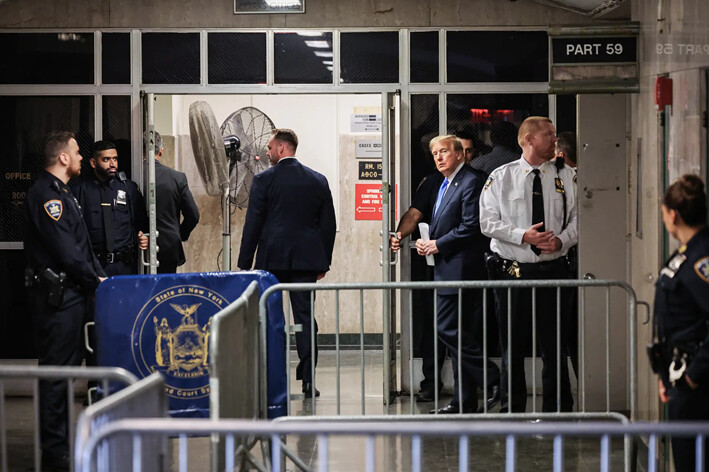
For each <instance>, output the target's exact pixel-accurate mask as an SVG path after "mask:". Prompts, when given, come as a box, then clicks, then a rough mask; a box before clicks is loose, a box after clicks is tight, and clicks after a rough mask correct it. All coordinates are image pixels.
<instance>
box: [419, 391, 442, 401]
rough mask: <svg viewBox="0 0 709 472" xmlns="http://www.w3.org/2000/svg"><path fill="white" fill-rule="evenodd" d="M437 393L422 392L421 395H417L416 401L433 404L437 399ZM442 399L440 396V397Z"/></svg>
mask: <svg viewBox="0 0 709 472" xmlns="http://www.w3.org/2000/svg"><path fill="white" fill-rule="evenodd" d="M435 395H436V393H435V392H434V391H433V390H420V391H419V393H417V394H416V401H417V402H432V401H434V400H435V399H436V397H435ZM439 397H440V395H439Z"/></svg>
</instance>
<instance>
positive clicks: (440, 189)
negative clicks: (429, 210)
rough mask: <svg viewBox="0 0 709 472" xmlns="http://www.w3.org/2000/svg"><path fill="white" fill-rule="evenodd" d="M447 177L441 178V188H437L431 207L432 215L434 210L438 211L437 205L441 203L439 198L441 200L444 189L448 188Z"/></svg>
mask: <svg viewBox="0 0 709 472" xmlns="http://www.w3.org/2000/svg"><path fill="white" fill-rule="evenodd" d="M448 184H449V182H448V179H447V178H446V179H443V183H442V184H441V188H439V189H438V197H437V198H436V206H434V207H433V216H436V212H437V211H438V206H439V205H440V204H441V200H443V194H445V193H446V189H447V188H448Z"/></svg>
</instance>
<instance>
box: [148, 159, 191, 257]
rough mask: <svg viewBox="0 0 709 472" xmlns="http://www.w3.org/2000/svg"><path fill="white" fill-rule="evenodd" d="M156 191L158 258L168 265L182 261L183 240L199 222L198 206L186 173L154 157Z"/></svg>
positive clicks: (183, 255) (183, 253) (183, 252)
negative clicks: (165, 164) (163, 163)
mask: <svg viewBox="0 0 709 472" xmlns="http://www.w3.org/2000/svg"><path fill="white" fill-rule="evenodd" d="M155 194H156V198H155V224H156V226H157V230H158V247H159V248H160V251H159V252H158V260H159V261H161V262H163V261H164V262H165V264H167V265H172V264H176V265H182V264H184V263H185V251H184V248H183V247H182V241H187V239H188V238H189V237H190V233H191V232H192V230H193V229H194V228H195V226H197V223H198V222H199V208H198V207H197V203H195V201H194V197H192V192H190V188H189V186H188V185H187V176H186V175H185V174H184V173H183V172H179V171H176V170H175V169H171V168H170V167H167V166H164V165H162V164H161V163H160V162H158V161H157V160H156V161H155ZM180 218H182V221H180Z"/></svg>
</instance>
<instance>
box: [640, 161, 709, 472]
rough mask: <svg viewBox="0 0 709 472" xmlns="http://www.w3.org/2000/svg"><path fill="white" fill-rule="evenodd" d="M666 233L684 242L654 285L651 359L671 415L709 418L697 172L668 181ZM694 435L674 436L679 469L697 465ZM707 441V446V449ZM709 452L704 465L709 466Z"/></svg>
mask: <svg viewBox="0 0 709 472" xmlns="http://www.w3.org/2000/svg"><path fill="white" fill-rule="evenodd" d="M662 219H663V221H664V223H665V228H667V232H668V233H670V234H671V235H672V236H673V237H675V238H676V239H677V240H678V241H679V242H680V243H681V244H682V246H680V248H679V249H678V250H677V251H675V253H674V254H672V256H671V257H670V259H669V261H668V262H667V264H665V267H663V268H662V270H661V271H660V277H659V278H658V280H657V283H656V289H655V319H654V323H655V329H656V330H657V331H656V333H657V339H656V340H655V341H656V343H655V344H654V345H653V347H652V348H651V350H650V360H651V364H652V367H653V370H655V372H656V373H658V374H659V375H660V381H659V391H660V398H661V399H662V401H663V402H665V403H668V417H669V419H670V420H673V421H676V420H685V421H687V420H695V421H708V420H709V329H708V328H707V323H708V322H709V228H707V196H706V193H705V191H704V184H703V183H702V181H701V179H700V178H699V177H697V176H696V175H685V176H683V177H681V178H680V179H679V180H677V181H676V182H675V183H673V184H672V185H670V187H669V188H668V189H667V193H666V194H665V196H664V199H663V201H662ZM695 444H696V441H695V438H693V437H673V438H672V453H673V456H674V461H675V468H676V470H678V471H689V470H695V457H696V456H695V451H694V449H695ZM706 447H707V445H706V442H705V446H704V448H705V449H704V450H705V451H706ZM707 457H708V456H707V455H706V453H705V455H704V459H705V464H704V465H705V468H706V467H707V466H709V461H707Z"/></svg>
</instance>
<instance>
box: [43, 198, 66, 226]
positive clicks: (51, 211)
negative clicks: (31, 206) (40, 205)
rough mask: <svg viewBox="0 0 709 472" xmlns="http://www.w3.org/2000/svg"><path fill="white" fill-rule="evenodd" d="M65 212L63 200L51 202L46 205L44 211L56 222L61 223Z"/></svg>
mask: <svg viewBox="0 0 709 472" xmlns="http://www.w3.org/2000/svg"><path fill="white" fill-rule="evenodd" d="M63 210H64V208H63V207H62V201H61V200H49V201H48V202H45V204H44V211H46V212H47V214H48V215H49V216H50V218H52V219H53V220H54V221H59V218H61V217H62V211H63Z"/></svg>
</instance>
